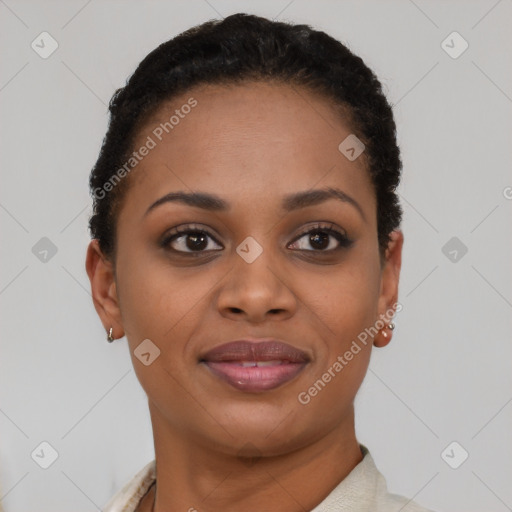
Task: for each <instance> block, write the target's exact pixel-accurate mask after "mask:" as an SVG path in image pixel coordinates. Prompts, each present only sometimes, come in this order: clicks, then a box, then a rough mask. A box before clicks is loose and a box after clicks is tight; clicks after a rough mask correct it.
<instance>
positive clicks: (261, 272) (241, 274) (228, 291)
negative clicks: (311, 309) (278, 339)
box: [217, 251, 297, 324]
mask: <svg viewBox="0 0 512 512" xmlns="http://www.w3.org/2000/svg"><path fill="white" fill-rule="evenodd" d="M236 258H237V259H236V260H235V262H234V265H233V268H232V270H231V271H230V272H229V273H228V275H227V277H226V280H225V281H224V282H223V286H222V288H221V290H220V292H219V294H218V296H217V307H218V310H219V312H220V313H221V314H222V315H223V316H224V317H227V318H230V319H232V320H244V321H246V322H250V323H254V324H256V323H262V322H265V321H268V320H270V319H273V320H276V319H279V320H285V319H287V318H290V317H291V316H293V315H294V314H295V311H296V309H297V298H296V296H295V294H294V292H293V289H292V288H291V283H289V282H288V280H287V279H286V273H285V272H284V271H283V269H282V267H280V266H279V265H277V264H276V262H275V259H273V258H270V257H267V255H266V251H263V253H262V254H261V255H260V256H259V257H258V258H257V259H256V260H255V261H253V262H252V263H247V262H246V261H244V260H243V259H242V258H240V257H238V255H237V256H236Z"/></svg>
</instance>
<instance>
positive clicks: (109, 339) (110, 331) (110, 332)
mask: <svg viewBox="0 0 512 512" xmlns="http://www.w3.org/2000/svg"><path fill="white" fill-rule="evenodd" d="M107 341H108V342H109V343H112V342H113V341H114V337H113V336H112V327H111V328H110V329H109V331H108V334H107Z"/></svg>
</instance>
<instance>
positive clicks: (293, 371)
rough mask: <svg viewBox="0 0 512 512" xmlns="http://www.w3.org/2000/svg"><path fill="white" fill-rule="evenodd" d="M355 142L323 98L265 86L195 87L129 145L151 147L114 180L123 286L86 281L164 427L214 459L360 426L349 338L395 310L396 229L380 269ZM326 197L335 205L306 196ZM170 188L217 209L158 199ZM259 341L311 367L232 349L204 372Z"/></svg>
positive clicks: (104, 274) (100, 279) (108, 277)
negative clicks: (276, 344)
mask: <svg viewBox="0 0 512 512" xmlns="http://www.w3.org/2000/svg"><path fill="white" fill-rule="evenodd" d="M190 98H193V100H195V101H197V104H194V103H193V100H191V99H190ZM186 104H188V105H192V104H194V105H195V106H193V107H191V108H182V106H183V105H186ZM176 111H178V112H176ZM172 115H174V116H175V118H174V119H173V120H172V124H171V123H168V124H167V125H166V128H167V132H168V133H166V130H165V129H163V128H162V126H164V125H162V124H161V123H166V122H169V119H170V118H171V116H172ZM176 116H177V117H176ZM177 118H179V121H178V122H176V119H177ZM170 126H172V128H170ZM350 134H351V130H350V127H349V126H348V125H347V124H346V123H345V122H344V120H343V118H340V116H339V114H336V113H335V112H334V109H333V107H332V106H331V105H330V104H329V102H328V101H327V100H325V99H323V98H321V97H318V96H316V95H313V94H312V93H310V92H307V91H306V90H304V89H301V88H295V87H290V86H286V85H276V84H272V85H271V84H268V83H250V84H244V85H238V86H229V87H226V86H201V87H196V88H194V89H192V90H191V91H189V92H188V93H186V94H184V95H183V96H181V97H179V98H176V99H173V100H172V102H170V103H169V104H166V105H165V107H162V108H160V109H159V111H158V113H157V115H156V116H154V117H153V119H151V120H150V121H149V122H148V123H147V125H146V126H145V128H144V129H142V130H141V132H140V133H139V135H138V138H137V140H136V143H135V145H134V148H135V149H138V148H140V147H141V146H144V145H146V146H147V147H149V146H154V147H151V148H150V149H149V151H148V152H147V154H146V156H144V157H143V158H142V159H141V161H140V162H139V163H138V164H137V166H136V167H135V169H134V170H132V171H131V174H130V176H128V177H127V178H124V179H129V180H132V181H131V183H130V185H131V186H130V188H129V189H128V191H127V194H126V196H125V198H124V202H123V207H122V209H121V212H120V215H119V218H118V224H117V245H118V249H117V255H116V261H115V279H114V277H113V274H112V273H110V270H111V267H110V264H109V263H108V262H107V261H103V260H102V259H100V258H97V264H98V266H97V272H96V278H93V279H91V281H92V282H93V292H94V296H95V299H96V303H97V306H98V312H99V313H100V315H101V317H102V320H103V323H104V325H105V327H106V328H107V330H108V328H109V327H110V326H111V325H113V326H114V334H115V335H116V337H120V336H122V335H123V333H125V334H126V336H127V339H128V343H129V346H130V353H131V357H132V361H133V365H134V368H135V372H136V374H137V377H138V379H139V380H140V383H141V385H142V387H143V388H144V390H145V392H146V393H147V395H148V399H149V403H150V407H151V408H152V419H153V421H154V422H155V421H156V422H158V423H159V425H160V427H161V428H165V429H166V430H167V431H172V432H173V433H174V434H176V435H182V436H184V437H186V438H188V439H193V440H194V442H195V443H197V444H200V445H205V446H209V447H212V446H215V447H216V448H217V449H218V450H219V451H222V452H224V453H229V454H236V453H238V452H239V450H240V449H241V448H242V447H243V446H244V445H246V443H248V442H250V443H251V444H252V445H254V446H256V450H257V451H259V452H261V453H266V454H280V453H285V452H288V451H290V450H293V449H297V448H298V447H300V446H305V445H306V444H308V443H311V442H313V441H314V440H316V439H319V438H321V437H322V436H325V435H327V433H329V432H331V431H333V429H336V428H348V425H349V424H351V423H352V422H353V416H352V414H353V413H352V403H353V400H354V397H355V395H356V392H357V390H358V388H359V386H360V384H361V382H362V379H363V377H364V375H365V373H366V370H367V366H368V362H369V357H370V351H371V344H372V340H371V338H368V342H367V344H366V345H365V344H363V343H361V342H357V344H358V346H359V349H360V350H359V351H358V352H357V353H356V351H355V349H354V345H353V342H354V340H358V336H359V335H360V334H361V333H362V332H364V330H365V328H369V327H371V326H374V325H375V322H376V321H377V320H378V319H379V315H382V314H384V313H385V311H386V310H387V309H388V308H390V307H391V305H392V304H393V303H394V302H396V298H397V296H396V293H397V286H398V274H399V268H400V252H401V234H400V233H399V232H398V235H397V236H399V238H398V239H397V242H396V243H395V249H394V250H393V251H392V252H391V253H390V255H389V256H388V259H387V260H386V261H385V263H384V265H383V266H381V263H380V260H379V250H378V242H377V219H376V199H375V193H374V190H373V187H372V183H371V181H370V178H369V175H368V171H367V169H366V168H365V155H364V153H363V154H362V155H361V156H360V157H358V158H356V159H355V160H350V159H348V158H347V157H346V156H345V155H344V154H343V153H342V152H341V151H340V150H339V149H338V146H339V145H340V143H341V142H342V141H343V140H344V139H346V138H347V137H348V136H349V135H350ZM148 137H149V138H150V139H151V141H152V142H150V139H148ZM160 139H161V140H160ZM349 154H350V153H349ZM327 189H333V190H334V189H336V190H338V191H339V194H338V195H337V196H335V195H330V196H327V194H325V195H324V194H320V193H318V194H317V195H313V192H314V191H324V190H327ZM177 192H180V193H181V194H184V195H186V194H193V193H196V194H199V193H200V194H205V195H209V196H215V200H203V201H197V202H196V203H195V204H194V205H193V204H192V203H191V202H190V201H189V202H188V203H187V202H186V201H179V200H162V201H159V200H161V199H162V198H164V197H165V196H167V195H168V194H172V193H177ZM301 194H307V195H306V196H305V197H304V198H303V200H302V201H301V200H298V199H297V197H298V196H300V195H301ZM294 198H295V199H294ZM169 199H170V198H169ZM157 201H159V204H157V205H154V203H155V202H157ZM221 204H222V205H224V207H222V208H221V207H220V206H221ZM152 205H153V207H152ZM177 228H178V229H179V231H180V233H177V232H176V231H175V230H176V229H177ZM329 229H332V230H333V232H331V233H330V232H329ZM198 230H201V231H202V232H203V233H202V234H201V233H197V231H198ZM187 231H190V232H191V233H189V234H188V235H187V233H186V232H187ZM310 231H313V233H310V234H307V233H308V232H310ZM338 233H339V235H341V236H339V235H338ZM173 235H175V236H173ZM311 235H316V236H311ZM95 251H97V246H95V245H94V243H92V244H91V247H90V250H89V255H88V261H89V263H88V267H89V268H91V267H92V263H91V262H92V261H93V259H94V255H93V254H94V253H95ZM100 270H101V271H100ZM90 275H91V274H90ZM100 305H101V306H100ZM258 338H273V339H276V340H279V341H282V342H284V343H286V344H288V345H290V346H291V347H293V348H295V349H297V350H298V351H301V355H302V356H303V359H302V360H300V361H299V359H300V358H298V359H294V358H293V357H292V358H291V359H292V360H295V363H290V362H286V360H285V359H286V357H285V356H284V355H283V352H279V351H278V352H276V354H277V355H276V356H275V357H274V358H273V359H274V360H277V362H274V363H271V362H268V359H272V357H269V355H268V353H263V354H259V356H255V359H258V358H260V359H264V360H267V365H266V366H265V365H261V366H257V367H254V366H252V367H247V368H244V367H243V366H242V363H241V361H240V359H248V357H246V356H247V353H245V352H243V350H242V348H240V347H238V349H237V348H235V349H234V351H233V350H231V351H227V352H226V351H222V350H221V351H220V352H221V353H222V354H224V356H222V357H219V355H218V354H217V358H216V357H215V356H213V355H212V353H210V355H209V356H206V359H207V360H206V361H205V355H206V354H207V353H208V352H210V351H211V350H212V349H214V348H216V347H219V346H220V345H223V344H226V343H228V342H231V341H233V340H240V339H249V341H255V340H257V339H258ZM144 340H150V342H148V341H144ZM143 342H144V344H143V345H141V343H143ZM381 344H385V341H382V342H381ZM138 347H139V348H138ZM351 347H352V357H351V358H350V359H349V358H348V357H345V354H346V353H347V351H350V350H351ZM281 348H282V347H281ZM158 350H159V351H160V352H159V355H157V353H158ZM237 350H240V351H239V352H237ZM140 352H143V353H146V355H142V356H141V354H140ZM284 352H286V350H285V351H284ZM242 353H243V354H245V355H243V356H242V355H240V354H242ZM148 354H149V355H148ZM226 354H231V355H233V354H235V355H233V359H235V360H236V359H237V357H236V354H238V360H236V361H235V362H233V361H231V362H229V361H228V359H229V357H228V355H226ZM288 355H289V354H288ZM155 356H157V357H156V358H155ZM139 357H140V359H139ZM340 358H341V359H342V360H343V361H344V364H342V363H341V362H340ZM221 359H222V361H220V360H221ZM143 361H144V362H145V363H148V364H144V363H143ZM336 361H338V363H339V365H335V363H336ZM252 364H255V363H254V362H253V363H252ZM283 364H288V365H291V366H288V367H287V368H284V369H283ZM340 365H341V366H342V369H340ZM279 367H280V368H279ZM326 372H327V373H329V374H330V376H331V378H330V379H329V378H326V377H325V374H326ZM323 375H324V380H323V383H324V384H323V385H321V384H318V382H317V381H318V380H319V379H320V380H322V376H323ZM326 381H327V382H326ZM315 383H317V385H316V388H315V389H316V393H315V391H314V390H313V391H309V390H311V388H312V387H315Z"/></svg>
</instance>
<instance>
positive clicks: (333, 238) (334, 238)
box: [293, 224, 352, 252]
mask: <svg viewBox="0 0 512 512" xmlns="http://www.w3.org/2000/svg"><path fill="white" fill-rule="evenodd" d="M331 226H332V224H331ZM302 240H304V241H303V242H301V241H302ZM299 242H300V243H299ZM293 244H294V245H295V246H297V247H296V248H298V249H299V250H305V251H313V252H331V251H336V250H339V249H342V248H344V247H349V246H350V245H351V244H352V241H351V240H349V239H348V238H347V236H346V235H345V234H343V233H340V232H339V231H337V230H335V229H332V228H331V227H330V226H329V227H324V226H315V227H314V228H312V229H311V228H310V229H309V230H308V231H306V232H304V233H302V234H301V235H300V236H299V237H297V238H296V239H295V240H294V242H293ZM308 246H309V247H310V248H311V249H308Z"/></svg>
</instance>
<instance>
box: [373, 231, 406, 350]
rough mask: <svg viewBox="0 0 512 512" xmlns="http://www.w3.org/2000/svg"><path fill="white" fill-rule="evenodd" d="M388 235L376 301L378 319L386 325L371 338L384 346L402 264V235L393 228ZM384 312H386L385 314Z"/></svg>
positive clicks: (390, 332)
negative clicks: (377, 299) (377, 300)
mask: <svg viewBox="0 0 512 512" xmlns="http://www.w3.org/2000/svg"><path fill="white" fill-rule="evenodd" d="M390 237H391V240H390V242H389V244H388V247H387V249H386V252H385V255H384V262H383V263H382V265H383V267H382V271H381V282H380V295H379V303H378V313H379V319H380V318H382V319H384V321H385V322H386V325H385V326H384V328H383V329H382V330H381V331H379V332H378V333H377V335H376V336H375V338H374V340H373V344H374V345H375V346H376V347H385V346H386V345H387V344H388V343H389V342H390V341H391V336H392V331H391V330H390V329H388V328H387V324H388V323H389V322H390V321H391V319H390V317H389V312H390V310H392V309H393V306H394V304H396V303H397V302H398V282H399V279H400V269H401V266H402V247H403V243H404V235H403V233H402V231H400V230H395V231H392V232H391V234H390ZM386 312H388V314H387V315H386ZM383 333H385V334H386V336H384V335H383Z"/></svg>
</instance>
